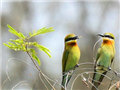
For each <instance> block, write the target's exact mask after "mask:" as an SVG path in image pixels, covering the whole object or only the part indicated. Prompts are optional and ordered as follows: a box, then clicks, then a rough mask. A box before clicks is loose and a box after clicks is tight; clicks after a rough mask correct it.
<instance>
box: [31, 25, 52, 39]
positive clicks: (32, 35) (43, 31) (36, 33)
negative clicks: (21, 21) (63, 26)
mask: <svg viewBox="0 0 120 90" xmlns="http://www.w3.org/2000/svg"><path fill="white" fill-rule="evenodd" d="M52 31H54V29H53V28H52V27H50V28H46V27H44V28H42V29H40V30H38V31H37V32H35V31H33V34H31V33H29V35H30V38H31V37H34V36H36V35H39V34H44V33H47V32H52Z"/></svg>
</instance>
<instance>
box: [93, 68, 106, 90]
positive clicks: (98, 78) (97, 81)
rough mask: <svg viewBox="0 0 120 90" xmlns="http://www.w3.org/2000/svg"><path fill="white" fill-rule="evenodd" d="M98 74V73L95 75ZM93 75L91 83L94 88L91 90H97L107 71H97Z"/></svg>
mask: <svg viewBox="0 0 120 90" xmlns="http://www.w3.org/2000/svg"><path fill="white" fill-rule="evenodd" d="M97 72H98V73H97ZM97 72H96V73H94V75H93V80H92V83H93V85H94V86H92V89H91V90H97V88H98V86H99V85H100V84H101V82H102V80H103V78H104V75H106V73H107V71H103V70H99V71H97Z"/></svg>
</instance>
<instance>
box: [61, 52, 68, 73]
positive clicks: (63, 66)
mask: <svg viewBox="0 0 120 90" xmlns="http://www.w3.org/2000/svg"><path fill="white" fill-rule="evenodd" d="M68 55H69V51H68V50H65V51H64V53H63V58H62V71H63V72H65V67H66V63H67V59H68Z"/></svg>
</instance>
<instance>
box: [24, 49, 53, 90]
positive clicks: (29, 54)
mask: <svg viewBox="0 0 120 90" xmlns="http://www.w3.org/2000/svg"><path fill="white" fill-rule="evenodd" d="M26 53H27V54H28V56H29V57H30V59H31V60H32V62H33V64H34V65H35V67H36V68H37V70H38V71H39V72H40V74H41V75H42V76H43V77H44V78H45V76H44V74H43V73H42V71H41V70H40V69H39V67H38V66H37V65H36V63H35V61H34V59H33V58H32V56H31V54H30V53H29V52H28V50H27V47H26ZM45 80H46V81H47V82H48V84H49V85H50V86H51V87H52V88H53V90H55V88H54V87H53V86H52V85H51V83H50V82H49V81H48V79H46V78H45Z"/></svg>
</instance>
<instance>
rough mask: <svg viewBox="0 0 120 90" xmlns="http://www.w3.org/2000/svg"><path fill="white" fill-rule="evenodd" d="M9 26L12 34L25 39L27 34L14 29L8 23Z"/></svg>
mask: <svg viewBox="0 0 120 90" xmlns="http://www.w3.org/2000/svg"><path fill="white" fill-rule="evenodd" d="M7 26H8V28H9V32H11V33H12V34H14V35H16V36H17V37H19V38H23V39H25V36H24V35H23V34H22V33H18V32H17V31H16V30H15V29H13V28H12V27H11V26H10V25H7Z"/></svg>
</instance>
